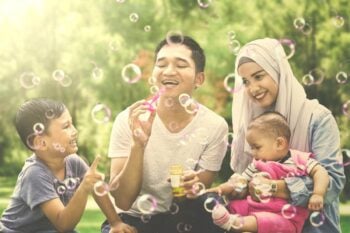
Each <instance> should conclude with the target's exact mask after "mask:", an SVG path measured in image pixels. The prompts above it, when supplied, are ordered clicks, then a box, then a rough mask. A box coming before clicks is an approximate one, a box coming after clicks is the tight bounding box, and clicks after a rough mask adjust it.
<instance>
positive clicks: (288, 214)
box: [281, 204, 297, 219]
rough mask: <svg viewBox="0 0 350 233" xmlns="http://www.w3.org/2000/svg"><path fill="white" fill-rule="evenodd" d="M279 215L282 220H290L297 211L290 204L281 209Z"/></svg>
mask: <svg viewBox="0 0 350 233" xmlns="http://www.w3.org/2000/svg"><path fill="white" fill-rule="evenodd" d="M281 213H282V216H283V217H284V218H286V219H291V218H294V217H295V215H296V214H297V209H296V208H295V206H293V205H291V204H285V205H284V206H283V207H282V209H281Z"/></svg>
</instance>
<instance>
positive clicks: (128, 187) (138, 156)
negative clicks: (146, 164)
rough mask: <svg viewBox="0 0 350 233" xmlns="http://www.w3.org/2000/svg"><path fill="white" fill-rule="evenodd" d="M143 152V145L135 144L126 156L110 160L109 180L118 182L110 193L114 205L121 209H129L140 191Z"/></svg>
mask: <svg viewBox="0 0 350 233" xmlns="http://www.w3.org/2000/svg"><path fill="white" fill-rule="evenodd" d="M143 152H144V147H143V145H137V144H135V145H133V146H132V148H131V152H130V156H129V157H128V158H113V159H112V161H111V180H113V181H114V182H119V185H118V188H117V189H116V190H112V191H111V194H112V196H113V198H114V202H115V204H116V206H118V207H119V208H121V209H122V210H128V209H130V207H131V206H132V204H133V203H134V201H135V200H136V197H137V196H138V194H139V192H140V189H141V185H142V173H143ZM114 177H116V178H114ZM112 186H113V184H112Z"/></svg>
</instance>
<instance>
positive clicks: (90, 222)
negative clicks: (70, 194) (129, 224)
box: [0, 177, 350, 233]
mask: <svg viewBox="0 0 350 233" xmlns="http://www.w3.org/2000/svg"><path fill="white" fill-rule="evenodd" d="M15 182H16V178H15V177H14V178H7V177H0V213H2V212H3V210H4V209H5V208H6V206H7V204H8V200H9V197H10V195H11V193H12V189H13V187H14V185H15ZM340 212H341V216H340V218H341V227H342V230H343V233H348V232H350V224H349V222H350V203H348V204H341V206H340ZM104 219H105V218H104V215H103V214H102V212H101V211H100V210H99V208H98V207H97V205H96V204H95V202H94V200H93V199H92V198H90V199H89V201H88V205H87V207H86V211H85V213H84V215H83V217H82V219H81V221H80V223H79V224H78V226H77V228H76V229H77V230H78V231H79V232H82V233H97V232H100V226H101V223H102V222H103V221H104ZM329 233H331V232H329Z"/></svg>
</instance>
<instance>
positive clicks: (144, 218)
mask: <svg viewBox="0 0 350 233" xmlns="http://www.w3.org/2000/svg"><path fill="white" fill-rule="evenodd" d="M151 218H152V215H150V214H143V215H141V221H142V222H143V223H148V222H149V221H151Z"/></svg>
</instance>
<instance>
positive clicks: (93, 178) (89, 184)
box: [81, 156, 104, 193]
mask: <svg viewBox="0 0 350 233" xmlns="http://www.w3.org/2000/svg"><path fill="white" fill-rule="evenodd" d="M100 158H101V157H100V156H96V158H95V160H94V161H93V162H92V164H91V166H90V168H89V169H88V170H87V172H86V173H85V175H84V179H83V181H82V182H81V186H82V188H83V189H84V190H85V191H86V192H87V193H90V192H91V191H92V189H93V187H94V184H95V183H96V182H97V181H99V180H103V179H104V177H103V174H101V173H99V172H97V165H98V163H99V161H100Z"/></svg>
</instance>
